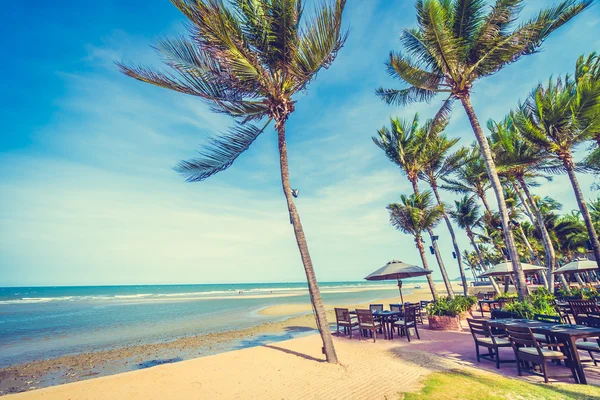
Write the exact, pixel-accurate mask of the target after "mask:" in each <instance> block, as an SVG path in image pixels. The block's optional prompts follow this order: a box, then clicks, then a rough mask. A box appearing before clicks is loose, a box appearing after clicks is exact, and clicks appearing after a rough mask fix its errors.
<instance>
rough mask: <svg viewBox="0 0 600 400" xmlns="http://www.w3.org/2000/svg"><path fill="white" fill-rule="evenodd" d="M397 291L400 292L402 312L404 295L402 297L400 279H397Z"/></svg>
mask: <svg viewBox="0 0 600 400" xmlns="http://www.w3.org/2000/svg"><path fill="white" fill-rule="evenodd" d="M398 291H399V292H400V304H401V305H402V312H404V297H402V281H401V280H400V279H398Z"/></svg>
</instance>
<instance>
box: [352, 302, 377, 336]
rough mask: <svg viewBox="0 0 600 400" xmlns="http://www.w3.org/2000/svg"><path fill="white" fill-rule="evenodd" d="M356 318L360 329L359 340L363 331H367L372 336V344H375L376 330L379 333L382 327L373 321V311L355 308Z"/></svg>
mask: <svg viewBox="0 0 600 400" xmlns="http://www.w3.org/2000/svg"><path fill="white" fill-rule="evenodd" d="M356 317H357V318H358V329H360V335H359V337H358V338H359V340H360V337H361V336H362V334H363V332H364V331H369V332H371V335H372V336H373V343H375V342H376V341H377V330H378V329H379V330H380V331H381V329H382V325H381V322H379V321H375V318H374V317H373V311H371V310H362V309H358V308H357V309H356Z"/></svg>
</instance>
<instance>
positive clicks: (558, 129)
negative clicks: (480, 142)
mask: <svg viewBox="0 0 600 400" xmlns="http://www.w3.org/2000/svg"><path fill="white" fill-rule="evenodd" d="M588 89H589V90H588ZM599 108H600V85H597V87H593V88H590V87H589V86H586V85H579V84H578V83H577V81H576V80H575V79H572V77H570V76H566V77H565V78H564V79H562V78H560V77H559V78H557V79H549V81H548V84H547V85H546V86H544V85H542V84H540V85H538V86H537V87H536V88H535V89H534V90H533V91H532V92H531V94H530V95H529V97H528V98H527V100H526V101H525V102H524V103H522V104H520V105H519V108H518V109H517V111H515V112H513V117H512V118H513V120H514V121H515V124H516V126H517V127H518V129H519V131H520V132H521V134H522V135H523V136H524V137H525V138H526V139H527V140H529V141H530V142H531V143H533V144H535V145H536V146H538V147H539V148H541V149H543V150H544V151H545V152H546V153H548V154H551V155H554V156H555V157H556V158H557V159H558V160H560V162H561V163H562V165H563V167H564V169H565V170H566V171H567V174H568V176H569V180H570V181H571V185H572V186H573V191H574V193H575V198H576V199H577V205H578V207H579V210H580V211H581V215H582V217H583V220H584V222H585V225H586V228H587V230H588V235H589V240H590V242H591V243H592V248H593V251H594V255H595V257H596V260H597V262H599V263H600V243H599V242H598V234H597V233H596V230H595V229H594V225H593V222H592V218H591V216H590V213H589V210H588V208H587V204H586V202H585V199H584V197H583V193H582V191H581V187H580V185H579V181H578V179H577V175H576V173H575V171H576V165H575V161H574V159H573V150H574V149H575V148H576V147H577V146H578V145H579V144H581V143H583V142H585V141H586V140H589V139H590V137H592V134H593V133H594V132H596V131H597V130H600V111H599ZM590 115H591V117H590ZM599 268H600V264H599Z"/></svg>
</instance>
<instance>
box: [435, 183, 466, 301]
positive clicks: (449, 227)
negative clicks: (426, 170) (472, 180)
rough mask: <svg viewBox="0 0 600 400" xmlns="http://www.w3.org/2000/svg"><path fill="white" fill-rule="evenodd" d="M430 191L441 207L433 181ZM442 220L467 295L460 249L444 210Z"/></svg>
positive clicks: (464, 292)
mask: <svg viewBox="0 0 600 400" xmlns="http://www.w3.org/2000/svg"><path fill="white" fill-rule="evenodd" d="M430 185H431V189H432V190H433V194H434V195H435V198H436V200H437V203H438V204H439V205H440V206H441V205H443V204H442V199H441V198H440V194H439V192H438V188H437V184H436V182H435V180H432V181H431V182H430ZM443 214H444V220H445V221H446V226H447V227H448V232H450V237H451V238H452V246H454V254H456V262H457V263H458V270H459V271H460V280H461V281H462V285H463V294H464V295H465V296H468V295H469V287H468V286H467V277H466V275H465V270H464V269H463V266H462V259H461V255H460V249H459V248H458V243H457V242H456V235H455V234H454V228H452V224H451V223H450V218H448V214H446V210H444V213H443Z"/></svg>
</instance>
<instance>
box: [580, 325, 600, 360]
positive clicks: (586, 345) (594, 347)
mask: <svg viewBox="0 0 600 400" xmlns="http://www.w3.org/2000/svg"><path fill="white" fill-rule="evenodd" d="M580 322H581V325H586V326H591V327H592V328H600V318H599V317H582V318H581V319H580ZM583 340H584V341H583V342H578V343H575V346H576V347H577V350H583V351H587V352H588V354H589V355H590V358H591V359H592V361H593V362H594V365H598V361H599V360H598V359H596V356H595V354H600V338H596V340H595V341H593V342H592V341H590V342H588V341H587V339H583Z"/></svg>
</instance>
